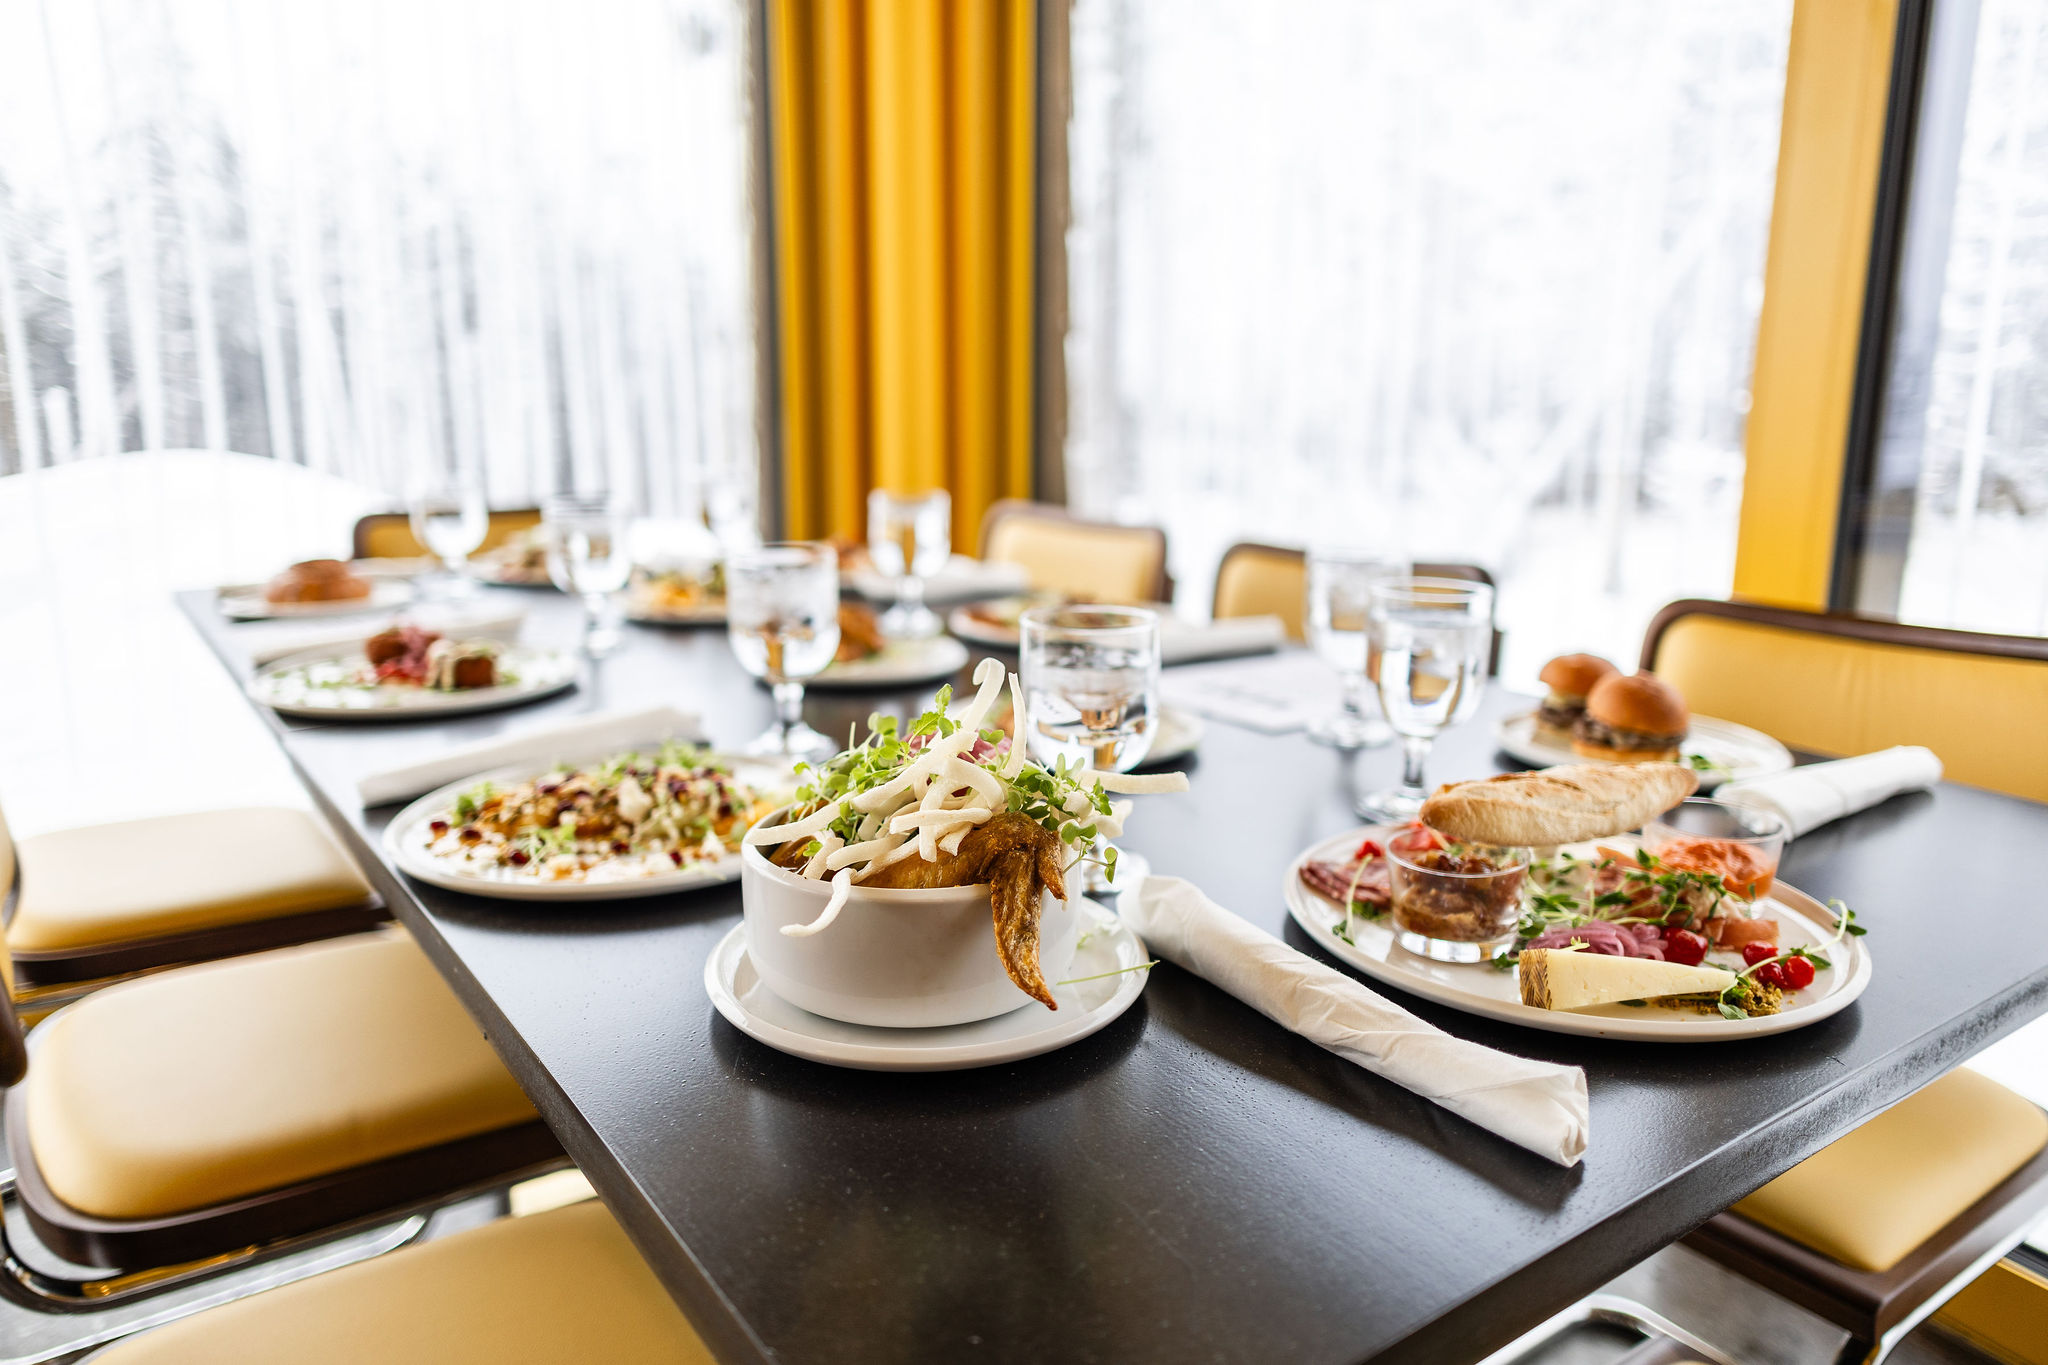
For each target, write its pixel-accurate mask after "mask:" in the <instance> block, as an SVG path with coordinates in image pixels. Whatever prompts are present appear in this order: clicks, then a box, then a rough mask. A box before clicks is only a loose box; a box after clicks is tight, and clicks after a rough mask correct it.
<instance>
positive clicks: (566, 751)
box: [356, 706, 703, 806]
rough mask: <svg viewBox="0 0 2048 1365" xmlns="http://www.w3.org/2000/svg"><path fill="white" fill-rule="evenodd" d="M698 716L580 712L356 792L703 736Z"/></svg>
mask: <svg viewBox="0 0 2048 1365" xmlns="http://www.w3.org/2000/svg"><path fill="white" fill-rule="evenodd" d="M702 734H703V731H702V728H701V725H700V722H699V721H698V719H697V717H696V716H693V715H691V714H689V713H688V712H686V711H678V710H676V709H675V708H674V707H672V706H650V707H646V708H643V709H641V710H637V711H599V712H597V713H595V714H593V715H587V716H578V717H577V718H576V719H575V720H572V721H569V722H567V723H565V724H561V725H546V726H542V727H540V728H538V729H534V730H523V731H520V732H519V733H517V734H512V735H504V736H501V737H499V738H497V739H493V740H487V741H485V742H484V743H482V744H465V745H463V746H461V747H460V748H455V749H444V750H442V751H441V752H440V753H439V754H437V755H435V756H434V757H433V758H430V759H426V760H424V761H422V762H419V763H409V764H406V765H405V766H404V767H400V768H386V769H385V770H384V771H382V772H374V773H368V774H365V775H364V776H363V777H360V778H358V779H357V780H356V795H358V796H360V797H361V798H362V801H363V804H364V805H365V806H381V805H383V804H384V803H385V802H387V801H403V800H405V799H406V798H408V797H413V796H424V795H425V794H426V793H428V792H430V791H432V790H434V788H436V787H442V786H446V785H447V784H448V783H450V782H460V781H461V780H462V779H463V778H465V777H471V776H474V775H475V774H477V773H482V772H489V771H490V770H491V769H493V768H507V767H510V766H512V765H513V764H515V763H533V764H536V765H539V764H544V763H552V762H554V761H555V760H556V759H568V758H587V757H590V756H592V755H594V754H599V753H603V752H605V751H607V750H611V749H623V748H625V747H626V746H627V745H629V744H645V743H648V742H649V741H654V740H662V739H689V740H695V739H699V738H701V736H702Z"/></svg>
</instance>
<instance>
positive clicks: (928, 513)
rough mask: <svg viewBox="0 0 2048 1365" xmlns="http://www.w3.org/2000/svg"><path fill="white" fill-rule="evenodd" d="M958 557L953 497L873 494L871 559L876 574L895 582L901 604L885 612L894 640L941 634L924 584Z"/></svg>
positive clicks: (939, 493)
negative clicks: (954, 547)
mask: <svg viewBox="0 0 2048 1365" xmlns="http://www.w3.org/2000/svg"><path fill="white" fill-rule="evenodd" d="M952 553H953V499H952V498H951V497H949V496H948V495H947V493H946V491H945V490H944V489H942V488H941V489H934V490H933V491H931V492H929V493H892V492H890V491H889V490H888V489H886V488H877V489H876V490H875V491H874V492H872V493H870V494H868V558H869V559H871V560H873V561H874V565H875V570H876V572H878V573H880V574H882V575H883V576H884V577H886V578H893V579H895V580H896V605H894V606H892V607H890V608H889V610H887V611H885V612H883V613H882V633H883V634H884V635H886V636H888V637H889V638H890V639H892V640H921V639H923V638H925V637H926V636H929V635H936V634H938V633H939V618H938V617H937V616H936V615H934V614H933V613H932V610H931V608H929V607H927V606H926V605H925V604H924V580H925V579H927V578H929V577H931V576H932V575H933V574H935V573H937V572H938V571H939V570H941V569H943V568H945V567H946V561H947V559H949V558H950V557H951V556H952Z"/></svg>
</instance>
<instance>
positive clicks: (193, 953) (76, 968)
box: [14, 892, 391, 990]
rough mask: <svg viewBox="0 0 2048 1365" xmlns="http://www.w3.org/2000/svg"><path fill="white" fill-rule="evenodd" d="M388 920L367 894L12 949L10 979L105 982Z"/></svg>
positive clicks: (38, 983) (21, 985) (28, 985)
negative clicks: (102, 938)
mask: <svg viewBox="0 0 2048 1365" xmlns="http://www.w3.org/2000/svg"><path fill="white" fill-rule="evenodd" d="M390 918H391V912H390V910H389V909H388V908H387V907H386V906H385V904H384V898H383V897H381V896H379V895H377V894H376V893H374V892H372V893H371V894H370V895H369V896H368V897H367V898H366V899H364V900H361V901H358V902H357V903H356V904H354V905H342V906H335V907H333V908H331V909H326V910H308V911H304V912H302V913H300V914H295V915H276V916H272V917H270V918H266V919H259V920H250V921H248V922H247V923H243V924H224V925H221V926H219V927H218V928H213V929H198V930H194V931H192V932H191V933H185V934H164V935H160V936H158V937H156V938H138V939H124V940H122V941H121V942H118V943H105V944H97V945H93V946H90V947H82V948H66V949H62V950H57V951H51V952H34V951H26V950H16V951H15V953H14V979H15V984H16V988H17V989H19V990H32V989H35V988H38V987H46V986H66V985H73V984H76V983H79V982H109V981H111V980H113V979H115V978H118V977H124V976H132V975H134V974H135V973H137V972H148V971H155V970H157V969H159V968H162V967H179V966H184V965H186V964H188V963H193V962H211V961H214V960H216V959H219V958H224V957H240V956H242V955H243V954H245V953H260V952H263V951H265V950H267V949H270V948H290V947H293V946H295V945H297V944H301V943H317V942H319V941H320V940H321V939H328V938H338V937H340V936H341V935H343V934H357V933H361V932H362V931H363V930H365V929H374V928H376V927H377V926H378V925H379V924H382V923H384V922H385V921H386V920H388V919H390Z"/></svg>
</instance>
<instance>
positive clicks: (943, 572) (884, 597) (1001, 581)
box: [845, 555, 1031, 604]
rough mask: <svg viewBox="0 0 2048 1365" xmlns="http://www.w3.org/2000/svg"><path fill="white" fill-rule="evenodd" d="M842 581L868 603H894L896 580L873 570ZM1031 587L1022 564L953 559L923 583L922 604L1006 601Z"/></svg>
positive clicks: (851, 572) (856, 572) (854, 573)
mask: <svg viewBox="0 0 2048 1365" xmlns="http://www.w3.org/2000/svg"><path fill="white" fill-rule="evenodd" d="M845 578H846V584H847V586H848V587H850V588H852V589H853V590H854V591H855V592H857V593H859V594H860V595H861V596H862V597H865V598H868V599H869V600H870V601H875V602H894V601H895V600H896V580H895V579H893V578H888V577H885V576H884V575H882V574H880V573H877V572H876V571H875V570H874V569H871V568H867V567H862V568H858V569H849V570H848V571H847V572H846V575H845ZM1030 587H1031V576H1030V575H1029V574H1028V573H1026V572H1025V571H1024V566H1023V565H1022V564H1005V563H1002V562H1001V561H999V560H992V559H970V558H968V557H967V556H966V555H954V556H953V557H952V558H951V559H949V560H947V561H946V563H945V567H943V568H941V569H940V570H939V571H938V572H937V573H935V574H933V575H932V576H931V577H930V578H927V579H925V581H924V600H925V601H927V602H933V603H939V604H945V603H949V602H972V601H975V600H976V599H978V598H983V597H1009V596H1011V595H1013V594H1016V593H1020V592H1026V591H1029V590H1030Z"/></svg>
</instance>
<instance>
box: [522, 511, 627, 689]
mask: <svg viewBox="0 0 2048 1365" xmlns="http://www.w3.org/2000/svg"><path fill="white" fill-rule="evenodd" d="M541 525H542V526H543V527H544V528H545V531H546V540H547V551H548V578H549V579H550V580H552V581H553V583H554V585H555V586H556V587H558V588H560V589H561V590H562V591H563V592H566V593H571V594H573V595H575V596H577V597H580V598H582V599H583V648H584V650H585V652H586V653H588V654H590V655H591V657H593V658H595V657H598V656H600V655H603V654H605V653H608V652H609V651H610V650H611V649H612V647H613V646H615V645H617V644H618V642H619V631H618V625H617V623H616V621H615V620H614V619H613V617H614V603H613V601H612V598H613V596H614V594H616V593H618V592H619V591H620V590H621V589H623V588H624V587H625V586H626V580H627V579H628V578H630V577H631V576H632V572H633V556H632V552H631V550H630V549H629V548H628V547H627V544H626V530H627V526H626V514H625V507H624V503H623V501H622V500H621V499H620V498H619V497H618V496H617V495H616V494H612V493H557V494H555V495H554V496H552V497H550V498H548V499H547V501H546V502H544V503H543V504H542V505H541Z"/></svg>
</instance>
